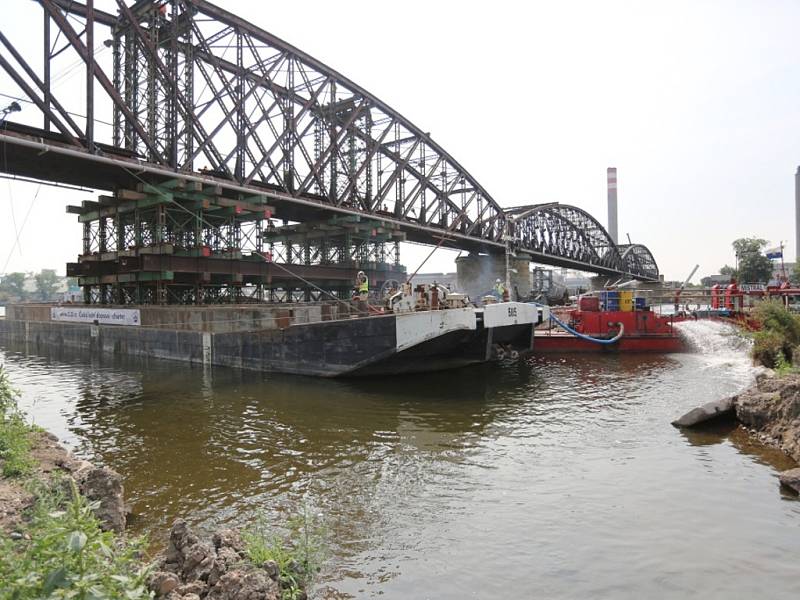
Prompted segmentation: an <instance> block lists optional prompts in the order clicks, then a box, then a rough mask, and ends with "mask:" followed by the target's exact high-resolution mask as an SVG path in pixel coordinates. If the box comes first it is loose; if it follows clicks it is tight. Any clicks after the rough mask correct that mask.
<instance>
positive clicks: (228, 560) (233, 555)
mask: <svg viewBox="0 0 800 600" xmlns="http://www.w3.org/2000/svg"><path fill="white" fill-rule="evenodd" d="M241 563H242V557H241V556H239V553H238V552H236V551H235V550H234V549H233V548H228V547H222V548H220V549H219V550H217V559H216V560H215V561H214V566H213V567H212V568H211V572H210V573H209V574H208V585H211V586H213V585H216V584H217V582H218V581H219V579H220V577H222V576H223V575H224V574H225V573H227V572H228V571H230V570H231V569H235V568H236V567H238V566H239V565H240V564H241Z"/></svg>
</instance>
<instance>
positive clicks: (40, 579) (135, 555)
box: [0, 482, 151, 600]
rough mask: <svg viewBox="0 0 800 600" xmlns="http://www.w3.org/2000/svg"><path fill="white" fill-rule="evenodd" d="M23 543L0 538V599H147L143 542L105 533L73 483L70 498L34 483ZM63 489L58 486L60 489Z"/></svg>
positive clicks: (146, 573)
mask: <svg viewBox="0 0 800 600" xmlns="http://www.w3.org/2000/svg"><path fill="white" fill-rule="evenodd" d="M36 486H37V487H38V489H36V490H35V493H36V496H37V499H36V503H35V505H34V508H33V509H32V514H31V518H30V521H29V522H28V523H27V524H26V525H25V529H24V531H23V532H22V534H23V535H22V539H20V540H12V539H11V538H10V537H7V536H5V535H4V534H0V556H2V557H3V560H2V561H0V582H2V585H0V600H12V599H13V600H28V599H31V600H33V599H38V598H63V599H67V598H70V599H73V598H74V599H76V600H95V599H100V598H109V599H111V598H123V599H126V600H138V599H140V598H141V599H145V598H151V595H150V593H149V592H148V591H147V589H146V578H147V575H148V573H149V572H148V569H147V568H146V567H144V566H142V564H141V553H142V551H143V550H144V544H145V540H144V539H143V538H139V539H136V540H132V541H127V540H121V539H117V538H116V537H115V536H114V534H113V533H112V532H104V531H102V530H101V529H100V524H99V522H98V520H97V518H96V517H95V516H94V513H93V512H92V511H93V509H94V508H95V505H94V504H92V503H89V502H87V501H86V499H84V498H83V497H82V496H81V495H80V494H79V493H78V491H77V488H76V486H75V484H74V482H72V485H71V488H70V494H69V495H70V496H71V499H67V498H66V497H65V496H64V494H63V493H62V492H61V491H59V486H57V485H56V486H54V487H53V488H47V487H44V486H43V484H41V483H39V484H38V485H36ZM61 487H63V486H61Z"/></svg>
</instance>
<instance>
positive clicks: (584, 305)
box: [578, 296, 600, 312]
mask: <svg viewBox="0 0 800 600" xmlns="http://www.w3.org/2000/svg"><path fill="white" fill-rule="evenodd" d="M578 308H579V309H581V310H583V311H587V312H597V311H599V310H600V298H598V297H597V296H581V297H580V298H579V299H578Z"/></svg>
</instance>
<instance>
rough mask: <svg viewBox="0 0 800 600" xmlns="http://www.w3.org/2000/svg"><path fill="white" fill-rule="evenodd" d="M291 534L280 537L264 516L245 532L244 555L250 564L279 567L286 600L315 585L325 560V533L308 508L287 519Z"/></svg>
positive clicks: (294, 599) (293, 598)
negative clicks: (268, 564)
mask: <svg viewBox="0 0 800 600" xmlns="http://www.w3.org/2000/svg"><path fill="white" fill-rule="evenodd" d="M288 524H289V532H288V535H287V536H286V537H284V536H281V535H279V534H277V533H275V532H274V531H272V530H271V528H270V527H269V525H268V523H267V520H266V519H265V518H264V516H263V515H261V516H259V517H258V519H257V520H256V522H255V524H253V525H252V526H251V527H249V528H248V529H245V530H244V531H242V539H243V540H244V543H245V552H246V553H247V557H248V559H249V560H250V562H251V563H253V564H254V565H256V566H259V567H260V566H263V565H264V563H265V562H268V561H273V562H274V563H275V564H276V565H277V567H278V576H279V580H280V582H281V589H282V598H283V600H296V599H297V598H300V597H301V596H302V594H303V591H304V590H306V589H308V587H309V586H310V585H311V584H312V583H313V581H314V578H315V577H316V575H317V573H319V570H320V565H321V564H322V561H323V560H324V558H325V554H326V551H327V550H326V546H325V544H324V539H325V531H324V528H323V526H322V525H321V524H320V523H319V521H318V520H317V519H316V518H315V517H314V516H313V515H312V514H310V512H309V509H308V507H305V506H304V507H303V511H302V512H301V513H300V514H299V515H297V516H296V517H293V518H290V519H289V520H288Z"/></svg>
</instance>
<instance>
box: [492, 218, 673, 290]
mask: <svg viewBox="0 0 800 600" xmlns="http://www.w3.org/2000/svg"><path fill="white" fill-rule="evenodd" d="M505 216H506V218H507V219H508V231H509V236H510V238H511V243H512V245H513V247H514V249H516V250H518V251H521V252H524V253H528V254H531V255H532V257H534V258H536V259H540V258H541V257H542V256H544V257H557V259H558V260H560V261H562V262H561V264H562V265H563V266H568V267H569V266H574V265H583V266H582V267H576V268H581V269H584V270H590V271H595V272H597V273H601V274H606V275H610V276H614V275H625V276H629V277H633V278H635V279H645V280H656V279H658V266H657V264H656V262H655V259H654V258H653V255H652V254H651V252H650V251H649V250H648V249H647V248H646V247H645V246H643V245H641V244H633V245H625V246H617V245H616V244H615V243H614V240H613V239H612V238H611V236H610V234H609V233H608V231H607V230H606V229H605V227H603V226H602V225H601V224H600V222H599V221H598V220H597V219H595V218H594V217H593V216H592V215H590V214H589V213H588V212H586V211H585V210H583V209H581V208H578V207H577V206H571V205H568V204H558V203H550V204H538V205H529V206H521V207H515V208H511V209H507V210H506V211H505Z"/></svg>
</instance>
